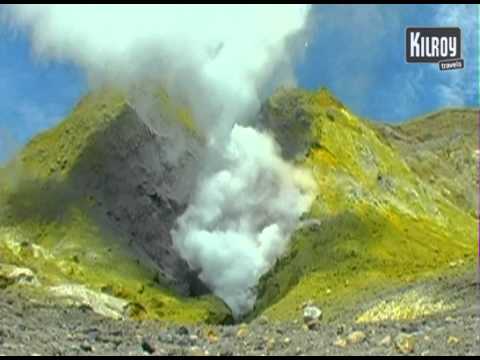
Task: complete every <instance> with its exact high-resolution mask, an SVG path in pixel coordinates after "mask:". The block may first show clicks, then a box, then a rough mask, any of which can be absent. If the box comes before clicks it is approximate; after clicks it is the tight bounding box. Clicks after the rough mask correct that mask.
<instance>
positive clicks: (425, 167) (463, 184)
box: [377, 109, 479, 214]
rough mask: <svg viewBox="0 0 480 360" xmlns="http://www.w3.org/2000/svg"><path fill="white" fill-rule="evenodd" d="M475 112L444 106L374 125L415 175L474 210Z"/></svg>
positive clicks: (476, 130)
mask: <svg viewBox="0 0 480 360" xmlns="http://www.w3.org/2000/svg"><path fill="white" fill-rule="evenodd" d="M478 114H479V110H475V109H446V110H443V111H439V112H435V113H432V114H429V115H426V116H424V117H420V118H418V119H414V120H412V121H408V122H406V123H402V124H399V125H397V126H393V125H381V124H377V127H378V128H379V130H380V132H381V133H382V135H383V136H384V137H385V139H386V140H387V141H388V142H389V143H390V144H392V146H394V147H395V148H396V149H397V150H398V151H399V152H400V154H401V155H402V157H403V158H404V159H405V161H406V162H407V163H408V165H409V166H410V167H411V169H412V170H413V171H415V173H416V174H417V175H418V176H420V177H421V178H422V179H423V180H424V181H425V182H427V183H429V184H431V185H432V186H434V187H436V188H438V189H440V190H441V191H442V194H443V195H444V196H445V197H446V198H448V199H451V201H453V202H454V203H455V204H457V205H458V206H460V207H462V208H464V209H466V210H467V211H470V212H471V213H472V214H474V213H475V209H476V207H477V203H476V199H477V196H476V181H477V166H476V159H477V154H476V150H477V148H478V145H477V143H478V129H477V127H478V125H477V123H478Z"/></svg>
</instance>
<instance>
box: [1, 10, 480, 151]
mask: <svg viewBox="0 0 480 360" xmlns="http://www.w3.org/2000/svg"><path fill="white" fill-rule="evenodd" d="M311 24H312V25H311V34H312V37H311V39H310V41H309V46H308V47H307V48H306V52H305V54H304V56H303V58H302V60H301V61H299V62H298V63H297V64H296V69H295V72H296V76H297V80H298V84H299V86H302V87H306V88H309V89H315V88H318V87H320V86H326V87H328V88H330V89H331V90H332V91H333V92H334V93H335V94H336V95H337V97H338V98H339V99H340V100H341V101H342V102H344V103H345V104H346V105H347V106H348V107H350V108H351V109H352V110H353V111H354V112H356V113H357V114H359V115H361V116H365V117H369V118H373V119H378V120H383V121H388V122H400V121H403V120H405V119H408V118H411V117H414V116H417V115H420V114H423V113H426V112H430V111H434V110H437V109H439V108H442V107H445V106H476V104H478V44H479V40H478V34H477V27H478V8H477V7H476V6H473V5H467V6H465V5H458V6H457V5H453V6H452V5H445V6H443V7H440V6H438V5H422V6H420V5H378V6H377V5H375V6H365V5H347V6H345V5H344V6H340V5H339V6H331V5H319V6H315V7H314V9H313V15H312V22H311ZM407 26H459V27H461V28H462V31H463V35H464V38H463V42H464V44H463V50H464V51H463V56H464V58H465V63H466V67H467V69H466V70H462V71H450V72H440V71H438V68H437V65H435V64H406V63H405V60H404V51H405V49H404V46H405V45H404V32H405V27H407ZM86 91H87V86H86V80H85V78H84V75H83V73H82V72H81V71H80V70H79V69H78V68H76V67H75V66H74V65H72V64H69V63H60V62H52V61H50V62H46V61H40V60H38V59H36V58H34V57H33V56H32V52H31V49H30V42H29V39H28V38H26V37H25V35H24V34H22V33H17V32H14V31H13V30H12V29H11V28H10V27H8V26H7V25H6V24H4V23H3V24H2V23H0V135H1V136H0V160H2V159H4V158H5V157H6V156H8V152H9V151H12V150H13V149H15V148H17V147H18V146H21V145H22V144H24V143H25V142H26V141H28V139H30V138H31V137H32V136H34V135H35V134H37V133H38V132H40V131H42V130H44V129H47V128H49V127H51V126H52V125H54V124H56V123H57V122H58V121H60V120H61V119H62V118H63V117H64V116H65V115H66V114H68V112H69V111H70V110H71V108H72V106H73V105H74V104H75V103H76V102H77V101H78V99H79V98H80V97H81V96H82V95H83V94H84V93H85V92H86Z"/></svg>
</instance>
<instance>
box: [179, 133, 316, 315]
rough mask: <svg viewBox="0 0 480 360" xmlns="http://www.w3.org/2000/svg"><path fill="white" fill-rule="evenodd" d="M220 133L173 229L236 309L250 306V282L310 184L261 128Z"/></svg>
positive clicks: (281, 240) (280, 246)
mask: <svg viewBox="0 0 480 360" xmlns="http://www.w3.org/2000/svg"><path fill="white" fill-rule="evenodd" d="M228 140H229V141H228V145H227V147H226V149H225V152H224V155H223V159H222V160H223V163H222V166H220V167H219V169H218V170H217V171H216V172H214V173H213V174H212V175H211V176H209V177H207V178H206V179H204V180H203V181H202V182H201V183H200V184H199V185H200V186H199V191H198V192H197V193H196V195H195V198H194V199H193V201H192V203H191V204H190V206H189V208H188V209H187V211H186V212H185V214H184V215H183V216H182V217H181V218H180V219H179V221H178V223H179V227H178V229H177V230H175V231H173V236H174V238H175V240H176V245H177V247H178V249H179V250H180V253H181V254H182V255H183V256H184V257H185V258H186V259H188V261H189V263H190V265H191V266H192V267H194V268H196V269H200V270H201V278H202V280H204V281H205V282H206V283H207V284H209V285H210V286H211V287H212V289H213V290H214V291H215V293H216V294H217V295H219V296H220V297H221V298H223V299H224V300H225V302H226V303H227V304H229V306H230V307H231V308H232V309H233V310H234V313H235V314H237V315H238V314H241V313H244V312H245V311H248V310H250V309H251V307H252V306H253V304H254V301H255V291H254V286H255V285H256V284H257V281H258V279H259V277H260V276H261V275H262V274H263V273H264V272H266V271H267V270H268V269H269V268H270V266H271V265H272V264H273V262H274V261H275V260H276V259H277V258H278V257H279V256H280V255H281V254H282V253H283V251H284V250H285V247H286V245H287V241H288V236H289V235H290V234H291V232H292V231H293V230H294V228H295V227H296V224H297V221H298V218H299V217H300V215H301V214H302V213H303V212H305V211H307V210H308V208H309V206H310V203H311V201H312V191H311V190H312V189H313V188H314V185H313V182H312V180H311V178H310V176H309V174H308V173H307V172H306V171H305V170H302V169H297V168H295V167H293V166H292V165H290V164H287V163H285V162H284V161H283V160H282V159H281V157H280V155H279V150H278V149H277V147H276V144H275V143H274V141H273V140H272V139H271V138H270V137H269V136H266V135H264V134H262V133H259V132H257V131H255V130H254V129H252V128H248V127H242V126H238V125H235V126H234V128H233V130H232V132H231V133H230V138H229V139H228Z"/></svg>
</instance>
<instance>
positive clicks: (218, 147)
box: [7, 5, 315, 315]
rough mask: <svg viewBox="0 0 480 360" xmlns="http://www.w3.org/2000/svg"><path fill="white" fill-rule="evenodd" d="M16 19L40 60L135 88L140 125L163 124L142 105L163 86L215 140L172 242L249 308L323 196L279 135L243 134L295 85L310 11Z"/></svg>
mask: <svg viewBox="0 0 480 360" xmlns="http://www.w3.org/2000/svg"><path fill="white" fill-rule="evenodd" d="M7 10H8V15H9V16H8V21H10V23H11V24H12V26H15V27H17V28H19V29H21V30H22V31H27V32H28V34H29V35H30V38H31V40H32V47H33V50H34V53H35V54H37V55H38V56H40V57H41V58H45V59H53V60H60V61H70V62H73V63H75V64H77V65H78V66H80V67H82V68H83V69H84V70H85V71H86V74H87V76H88V78H89V82H90V84H91V86H92V87H97V86H102V85H114V86H120V87H122V88H125V89H127V90H128V91H129V92H130V97H131V99H133V100H132V101H133V106H136V107H137V108H138V109H142V111H141V112H140V111H139V113H142V114H143V115H142V116H144V117H146V116H148V117H150V118H155V113H151V114H148V106H147V107H145V101H142V99H143V100H144V99H145V96H147V97H148V94H146V95H145V94H144V93H145V92H147V93H148V92H149V91H151V89H154V88H155V86H156V84H161V85H162V87H163V88H164V89H165V90H166V91H167V93H168V94H169V95H170V96H171V97H172V98H174V99H175V100H176V101H178V102H180V103H182V104H185V105H186V106H188V107H189V108H190V109H191V110H192V113H193V116H194V118H195V121H196V123H197V125H198V126H199V128H200V130H201V131H202V133H203V134H204V135H206V136H207V145H206V147H207V149H206V155H205V156H204V157H202V161H204V162H205V163H204V164H202V167H203V170H201V172H200V173H199V174H198V177H197V178H198V182H197V184H196V188H194V189H192V195H191V202H190V204H189V206H188V208H187V210H186V211H185V213H184V214H183V215H182V216H181V217H180V218H179V219H178V226H177V227H176V228H175V229H174V230H172V237H173V241H174V244H175V246H176V247H177V249H178V250H179V252H180V254H181V255H182V257H184V258H185V260H186V261H187V262H188V263H189V265H190V266H191V267H192V268H194V269H196V270H198V271H199V273H200V277H201V279H202V280H203V281H204V282H205V283H206V284H207V285H208V286H209V287H210V288H211V289H212V291H213V292H214V293H215V294H217V295H218V296H220V297H221V298H222V299H224V300H225V302H226V303H227V304H228V305H229V306H230V307H231V308H232V310H233V312H234V314H235V315H241V314H242V313H244V312H246V311H248V310H249V309H251V307H252V305H253V303H254V301H255V290H254V287H255V285H256V283H257V282H258V279H259V277H260V276H261V275H262V274H263V273H265V272H266V271H267V270H268V269H269V268H270V267H271V266H272V264H273V263H274V262H275V260H276V259H277V258H278V257H279V256H280V255H281V254H282V252H283V251H284V249H285V247H286V245H287V242H288V238H289V236H290V235H291V233H292V231H293V230H294V229H295V227H296V225H297V223H298V220H299V217H300V215H301V214H302V213H303V212H305V211H307V210H308V208H309V206H310V204H311V201H312V200H313V193H314V187H315V186H314V182H313V181H312V179H311V177H310V175H309V173H308V172H307V171H306V170H305V169H298V168H296V167H294V166H293V165H292V164H288V163H287V162H285V161H284V160H282V158H281V156H280V151H279V149H278V148H277V145H276V144H275V142H274V140H273V139H272V138H271V137H270V136H269V135H266V134H264V133H261V132H259V131H257V130H255V129H254V128H251V127H246V126H242V123H243V124H245V123H247V122H251V121H250V120H251V119H252V118H253V117H254V116H255V114H256V113H257V112H258V110H259V107H260V104H261V101H262V97H263V96H265V94H266V93H268V91H269V90H271V89H272V88H274V87H275V86H278V85H281V84H292V83H294V76H293V70H292V64H293V61H294V56H296V55H300V54H299V53H298V49H299V48H301V47H302V45H303V43H304V42H305V40H306V39H305V36H306V28H307V19H308V15H309V10H310V7H309V6H305V5H298V6H297V5H283V6H267V5H250V6H248V5H247V6H232V5H230V6H182V5H176V6H126V5H122V6H99V5H97V6H93V5H83V6H72V5H68V6H65V5H63V6H62V5H51V6H44V5H42V6H38V5H37V6H32V5H30V6H25V5H24V6H11V7H9V8H8V9H7ZM139 89H141V91H140V90H139ZM139 91H140V92H139ZM142 94H143V95H142ZM144 95H145V96H144ZM147 103H148V102H147ZM292 121H294V119H292ZM149 122H150V123H151V119H150V121H149ZM175 136H179V135H178V134H175ZM178 143H179V144H182V141H181V139H179V140H178Z"/></svg>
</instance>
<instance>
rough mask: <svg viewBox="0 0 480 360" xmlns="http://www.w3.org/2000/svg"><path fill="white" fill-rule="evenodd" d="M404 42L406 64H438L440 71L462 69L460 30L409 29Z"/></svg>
mask: <svg viewBox="0 0 480 360" xmlns="http://www.w3.org/2000/svg"><path fill="white" fill-rule="evenodd" d="M405 40H406V46H405V50H406V52H405V53H406V60H407V63H435V64H437V63H438V64H439V68H440V70H454V69H463V67H464V62H463V59H462V32H461V30H460V28H456V27H435V28H432V27H429V28H426V27H422V28H420V27H409V28H407V30H406V36H405Z"/></svg>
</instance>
